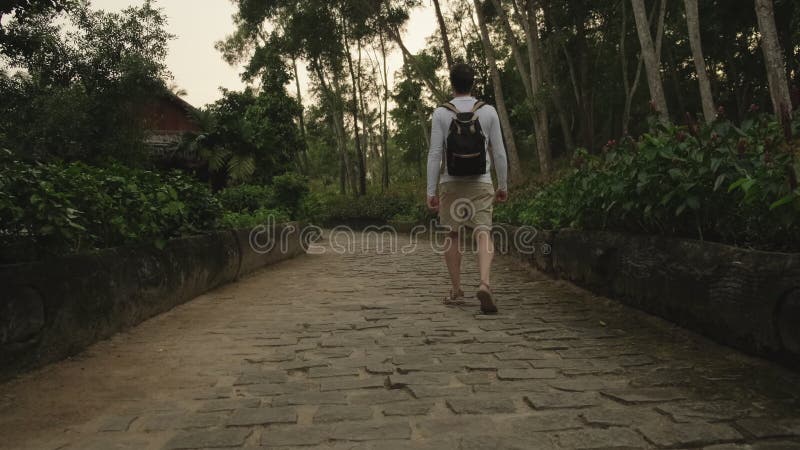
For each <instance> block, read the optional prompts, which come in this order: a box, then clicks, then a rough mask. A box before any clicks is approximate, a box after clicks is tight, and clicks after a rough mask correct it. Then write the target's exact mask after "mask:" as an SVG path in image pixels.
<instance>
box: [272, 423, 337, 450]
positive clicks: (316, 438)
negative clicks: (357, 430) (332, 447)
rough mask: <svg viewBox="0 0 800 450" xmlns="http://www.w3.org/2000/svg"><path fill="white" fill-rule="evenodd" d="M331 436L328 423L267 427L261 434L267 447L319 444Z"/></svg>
mask: <svg viewBox="0 0 800 450" xmlns="http://www.w3.org/2000/svg"><path fill="white" fill-rule="evenodd" d="M332 436H333V429H332V427H330V426H329V425H310V426H309V425H292V426H276V427H269V428H267V429H266V430H264V432H263V433H262V434H261V445H264V446H266V447H267V448H273V447H294V446H307V445H321V444H323V443H325V442H327V441H328V440H329V439H331V437H332Z"/></svg>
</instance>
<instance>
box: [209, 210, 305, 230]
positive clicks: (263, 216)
mask: <svg viewBox="0 0 800 450" xmlns="http://www.w3.org/2000/svg"><path fill="white" fill-rule="evenodd" d="M289 220H290V219H289V214H287V213H286V211H282V210H279V209H267V208H261V209H259V210H256V211H253V212H252V213H237V212H229V211H228V212H225V213H224V214H223V215H222V219H220V226H221V227H222V228H250V227H254V226H257V225H266V224H269V223H273V224H278V223H284V222H288V221H289Z"/></svg>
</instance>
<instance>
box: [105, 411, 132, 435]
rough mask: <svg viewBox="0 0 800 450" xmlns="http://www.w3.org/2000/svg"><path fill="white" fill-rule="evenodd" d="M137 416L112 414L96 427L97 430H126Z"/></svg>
mask: <svg viewBox="0 0 800 450" xmlns="http://www.w3.org/2000/svg"><path fill="white" fill-rule="evenodd" d="M137 418H138V417H137V416H133V415H125V416H113V417H109V418H107V419H105V420H104V421H103V423H101V424H100V426H99V427H98V428H97V431H101V432H111V431H128V428H130V426H131V424H132V423H133V421H134V420H136V419H137Z"/></svg>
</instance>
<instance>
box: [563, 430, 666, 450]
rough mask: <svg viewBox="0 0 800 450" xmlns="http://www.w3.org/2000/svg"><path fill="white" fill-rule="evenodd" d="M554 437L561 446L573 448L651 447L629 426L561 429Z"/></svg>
mask: <svg viewBox="0 0 800 450" xmlns="http://www.w3.org/2000/svg"><path fill="white" fill-rule="evenodd" d="M552 439H553V440H554V441H555V442H556V443H557V444H558V445H559V447H560V448H564V449H572V450H601V449H602V450H607V449H640V448H649V447H650V446H649V445H647V442H645V440H644V439H642V437H641V436H640V435H639V434H637V433H636V432H635V431H633V430H630V429H628V428H608V429H585V430H574V431H559V432H556V433H553V434H552Z"/></svg>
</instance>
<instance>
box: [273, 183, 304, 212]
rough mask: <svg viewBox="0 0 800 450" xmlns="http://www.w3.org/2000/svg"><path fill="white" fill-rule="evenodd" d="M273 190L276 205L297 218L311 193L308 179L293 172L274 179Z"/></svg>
mask: <svg viewBox="0 0 800 450" xmlns="http://www.w3.org/2000/svg"><path fill="white" fill-rule="evenodd" d="M272 189H273V191H274V192H275V203H276V205H277V206H278V207H280V208H282V209H285V210H286V211H288V212H289V213H290V214H291V216H292V217H295V218H296V217H297V216H298V214H299V212H300V210H301V209H302V205H303V201H304V199H305V197H306V196H307V195H308V193H309V186H308V178H306V177H304V176H302V175H298V174H296V173H292V172H289V173H285V174H283V175H279V176H277V177H274V178H273V179H272Z"/></svg>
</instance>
